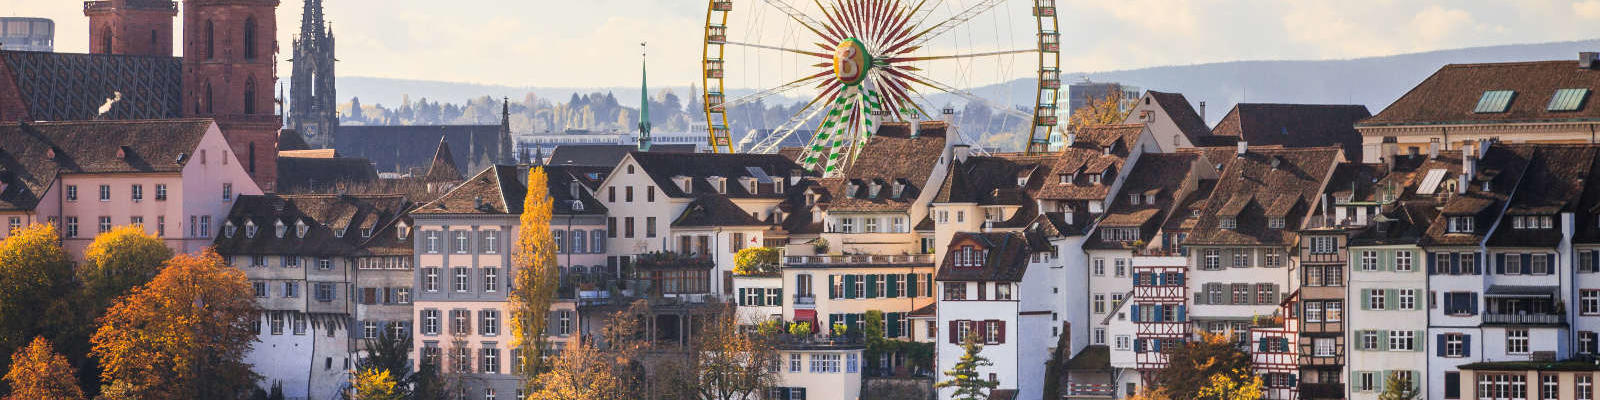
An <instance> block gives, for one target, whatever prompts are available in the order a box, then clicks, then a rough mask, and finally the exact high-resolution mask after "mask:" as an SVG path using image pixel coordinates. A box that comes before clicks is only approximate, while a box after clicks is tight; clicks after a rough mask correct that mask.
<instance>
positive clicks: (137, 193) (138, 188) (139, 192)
mask: <svg viewBox="0 0 1600 400" xmlns="http://www.w3.org/2000/svg"><path fill="white" fill-rule="evenodd" d="M128 195H129V197H131V198H133V201H139V200H144V185H138V184H136V185H133V186H132V188H131V189H130V190H129V191H128Z"/></svg>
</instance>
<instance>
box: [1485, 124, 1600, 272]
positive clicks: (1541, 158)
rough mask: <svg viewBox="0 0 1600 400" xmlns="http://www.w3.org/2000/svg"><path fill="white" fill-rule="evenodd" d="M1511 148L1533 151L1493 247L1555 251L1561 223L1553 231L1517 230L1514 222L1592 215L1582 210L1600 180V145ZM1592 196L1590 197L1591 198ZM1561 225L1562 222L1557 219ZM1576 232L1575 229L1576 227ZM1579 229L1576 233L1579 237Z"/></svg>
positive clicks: (1584, 220)
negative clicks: (1561, 215) (1535, 217)
mask: <svg viewBox="0 0 1600 400" xmlns="http://www.w3.org/2000/svg"><path fill="white" fill-rule="evenodd" d="M1506 146H1511V147H1531V148H1532V149H1533V158H1532V159H1531V160H1529V162H1528V167H1527V171H1526V172H1524V173H1523V177H1522V182H1520V183H1518V184H1517V189H1516V192H1515V193H1513V194H1512V196H1511V203H1510V204H1509V205H1508V206H1507V207H1506V210H1505V215H1504V216H1502V217H1501V223H1500V226H1499V227H1498V228H1496V229H1495V232H1494V234H1493V235H1492V236H1490V237H1489V245H1490V246H1519V247H1555V246H1556V245H1557V244H1559V243H1560V242H1561V235H1562V233H1561V229H1560V228H1561V227H1560V226H1559V225H1560V222H1557V223H1556V226H1555V227H1554V228H1551V229H1515V228H1514V226H1515V225H1514V224H1512V223H1511V218H1515V217H1518V216H1530V215H1542V216H1550V217H1552V218H1555V217H1556V215H1557V214H1558V213H1566V212H1571V213H1574V214H1576V215H1578V216H1586V215H1590V212H1589V211H1588V210H1586V209H1584V207H1582V199H1583V198H1584V195H1585V192H1591V193H1592V192H1594V191H1596V190H1600V189H1595V188H1590V186H1595V185H1590V184H1588V183H1590V182H1593V181H1594V180H1595V179H1596V178H1600V176H1597V175H1600V168H1596V166H1595V164H1596V162H1600V145H1593V144H1566V145H1553V144H1546V145H1541V144H1512V145H1506ZM1592 196H1593V195H1591V197H1592ZM1556 219H1557V221H1559V218H1556ZM1593 220H1594V219H1593V218H1579V219H1578V220H1577V221H1576V222H1578V223H1577V224H1576V225H1589V226H1593V225H1594V224H1592V223H1589V221H1593ZM1574 228H1576V227H1574ZM1577 230H1578V229H1574V231H1575V232H1574V233H1576V231H1577Z"/></svg>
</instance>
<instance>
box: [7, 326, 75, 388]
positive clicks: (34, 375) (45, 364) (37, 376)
mask: <svg viewBox="0 0 1600 400" xmlns="http://www.w3.org/2000/svg"><path fill="white" fill-rule="evenodd" d="M77 375H78V373H77V371H75V370H73V368H72V365H71V364H68V363H67V358H66V357H62V356H61V354H60V353H56V350H55V348H53V347H52V346H50V341H48V340H44V338H42V337H40V338H34V339H33V343H32V344H29V345H28V347H24V348H22V351H18V352H16V353H15V354H12V355H11V371H8V372H6V377H5V378H6V383H7V384H10V385H11V395H10V396H7V397H5V399H6V400H72V399H82V398H83V389H79V388H78V378H77Z"/></svg>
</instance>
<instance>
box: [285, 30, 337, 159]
mask: <svg viewBox="0 0 1600 400" xmlns="http://www.w3.org/2000/svg"><path fill="white" fill-rule="evenodd" d="M293 46H294V49H293V51H294V56H293V57H292V58H290V59H289V61H291V62H293V63H294V66H293V67H292V68H293V70H292V71H293V72H292V73H291V74H290V76H289V81H290V84H289V112H288V115H286V116H287V117H288V121H289V123H288V128H289V129H293V130H295V131H298V132H300V135H301V136H304V137H305V138H306V142H307V143H309V144H310V145H311V147H314V148H333V145H334V135H335V131H336V130H338V128H339V99H338V93H336V89H337V88H336V87H335V86H334V71H333V70H334V63H335V62H337V61H338V59H336V58H334V41H333V28H332V24H330V23H328V21H327V20H326V19H324V18H323V14H322V0H305V9H304V10H302V12H301V14H300V34H299V35H296V36H295V37H294V45H293Z"/></svg>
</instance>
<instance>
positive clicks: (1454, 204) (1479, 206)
mask: <svg viewBox="0 0 1600 400" xmlns="http://www.w3.org/2000/svg"><path fill="white" fill-rule="evenodd" d="M1532 156H1533V148H1532V147H1526V146H1521V147H1511V146H1505V145H1500V144H1494V145H1490V146H1489V147H1488V149H1487V151H1485V152H1484V156H1483V158H1482V159H1481V160H1478V168H1477V173H1476V174H1474V176H1473V177H1471V182H1470V184H1468V185H1467V188H1466V193H1463V194H1452V195H1450V196H1449V200H1446V201H1445V203H1444V204H1443V206H1442V207H1441V208H1440V210H1439V215H1438V216H1437V217H1435V218H1434V220H1433V221H1432V222H1431V223H1430V224H1429V226H1428V233H1427V235H1425V236H1424V237H1423V239H1422V241H1421V242H1420V244H1421V245H1424V246H1453V245H1460V246H1476V245H1478V244H1479V243H1481V242H1482V241H1483V239H1484V235H1483V234H1484V233H1485V232H1487V231H1488V230H1489V226H1490V225H1491V223H1492V222H1494V221H1495V220H1496V219H1497V218H1499V217H1500V210H1501V209H1503V208H1504V206H1505V202H1506V201H1507V200H1509V199H1510V197H1511V192H1512V191H1513V190H1514V189H1515V188H1516V186H1517V183H1518V182H1519V181H1521V180H1522V173H1523V171H1524V170H1526V169H1527V167H1528V161H1529V159H1530V158H1532ZM1485 180H1488V181H1489V182H1490V188H1489V190H1487V191H1485V190H1483V185H1482V182H1483V181H1485ZM1452 216H1471V217H1474V218H1475V220H1474V222H1473V228H1475V229H1474V230H1475V232H1473V233H1448V232H1447V230H1448V229H1449V224H1448V220H1447V218H1449V217H1452Z"/></svg>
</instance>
